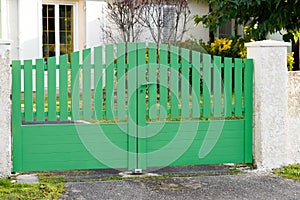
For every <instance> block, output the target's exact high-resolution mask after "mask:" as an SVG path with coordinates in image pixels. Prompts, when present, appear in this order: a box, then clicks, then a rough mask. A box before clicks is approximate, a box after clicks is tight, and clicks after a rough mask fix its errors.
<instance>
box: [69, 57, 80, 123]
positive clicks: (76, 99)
mask: <svg viewBox="0 0 300 200" xmlns="http://www.w3.org/2000/svg"><path fill="white" fill-rule="evenodd" d="M79 69H80V65H79V52H74V53H72V54H71V102H72V103H71V110H72V120H79V119H80V112H79V111H80V89H79V80H80V79H79V78H80V70H79Z"/></svg>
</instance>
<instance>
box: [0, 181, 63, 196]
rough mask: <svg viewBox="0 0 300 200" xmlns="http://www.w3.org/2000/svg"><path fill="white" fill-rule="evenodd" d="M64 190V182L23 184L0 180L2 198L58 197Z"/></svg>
mask: <svg viewBox="0 0 300 200" xmlns="http://www.w3.org/2000/svg"><path fill="white" fill-rule="evenodd" d="M64 191H65V188H64V185H63V183H47V182H41V183H39V184H21V183H12V182H11V180H10V179H1V180H0V199H58V198H59V197H60V196H61V195H62V194H63V193H64Z"/></svg>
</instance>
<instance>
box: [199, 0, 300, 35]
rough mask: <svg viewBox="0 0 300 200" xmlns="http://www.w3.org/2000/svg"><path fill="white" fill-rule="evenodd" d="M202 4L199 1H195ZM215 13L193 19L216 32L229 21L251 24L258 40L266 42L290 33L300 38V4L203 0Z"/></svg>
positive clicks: (298, 0) (273, 0) (266, 0)
mask: <svg viewBox="0 0 300 200" xmlns="http://www.w3.org/2000/svg"><path fill="white" fill-rule="evenodd" d="M196 1H198V2H199V0H196ZM202 2H206V3H208V4H209V6H210V8H211V9H212V11H211V12H209V13H208V14H207V15H203V16H199V15H196V16H194V22H195V24H199V23H202V24H203V25H204V27H207V28H210V29H211V31H213V32H216V30H217V27H218V26H221V25H223V24H225V23H226V22H227V21H228V20H229V19H237V22H238V23H239V24H241V25H246V24H248V25H249V26H250V30H251V31H252V33H251V35H252V36H253V37H254V38H253V39H255V40H260V39H264V38H265V37H266V35H267V34H268V33H274V32H277V31H281V30H282V29H285V30H287V32H288V33H292V34H293V35H294V36H296V37H295V38H294V39H296V38H297V37H299V34H297V33H298V32H299V30H300V9H299V7H300V0H254V1H248V0H202Z"/></svg>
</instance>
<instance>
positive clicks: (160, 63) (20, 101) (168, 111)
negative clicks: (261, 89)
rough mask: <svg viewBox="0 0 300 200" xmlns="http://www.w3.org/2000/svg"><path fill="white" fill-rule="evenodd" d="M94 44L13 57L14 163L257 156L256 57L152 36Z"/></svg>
mask: <svg viewBox="0 0 300 200" xmlns="http://www.w3.org/2000/svg"><path fill="white" fill-rule="evenodd" d="M92 52H93V51H92V50H91V49H86V50H84V51H83V53H82V58H81V56H80V55H81V54H80V53H79V52H74V53H72V56H71V63H70V64H69V63H68V56H67V55H64V56H60V58H59V63H58V64H57V63H56V58H49V59H47V62H46V63H45V62H44V60H43V59H37V60H36V61H35V62H32V61H24V63H23V64H21V62H20V61H13V68H12V74H13V94H12V99H13V115H12V120H13V121H12V130H13V166H14V169H13V170H14V171H38V170H62V169H92V168H128V169H129V170H133V169H143V170H145V169H147V167H155V166H169V165H172V166H178V165H193V164H221V163H243V162H245V163H251V162H252V71H253V61H252V60H248V59H245V60H242V59H234V60H233V59H232V58H221V57H218V56H214V57H212V56H210V55H206V54H203V55H202V54H200V53H199V52H194V51H192V52H190V51H189V50H187V49H179V48H178V47H173V46H171V47H170V48H169V47H168V46H167V45H165V44H162V45H160V46H159V48H157V46H156V45H155V44H148V45H146V43H128V44H117V45H116V56H115V46H114V45H107V46H105V48H102V47H96V48H95V49H94V56H92ZM92 57H94V59H93V61H92ZM103 59H104V60H105V61H103ZM34 63H35V64H34ZM22 74H24V76H25V77H24V82H21V75H22ZM33 74H36V78H35V79H34V77H33ZM58 75H59V76H58ZM34 82H35V85H36V88H35V90H34V87H33V83H34ZM21 84H24V91H21Z"/></svg>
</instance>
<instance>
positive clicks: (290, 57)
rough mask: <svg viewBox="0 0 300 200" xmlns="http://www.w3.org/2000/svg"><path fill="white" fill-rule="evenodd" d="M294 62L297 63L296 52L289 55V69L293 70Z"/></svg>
mask: <svg viewBox="0 0 300 200" xmlns="http://www.w3.org/2000/svg"><path fill="white" fill-rule="evenodd" d="M294 63H295V61H294V52H290V53H288V55H287V67H288V71H292V70H293V65H294Z"/></svg>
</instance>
